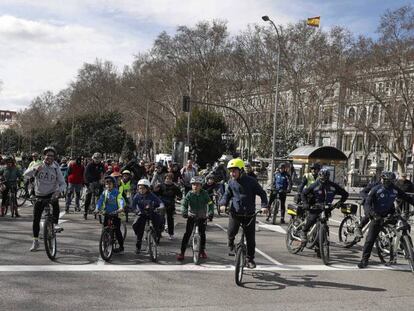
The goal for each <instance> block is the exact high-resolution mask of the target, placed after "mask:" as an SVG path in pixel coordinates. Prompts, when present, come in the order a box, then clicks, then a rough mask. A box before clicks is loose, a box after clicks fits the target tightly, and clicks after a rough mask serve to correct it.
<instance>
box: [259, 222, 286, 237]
mask: <svg viewBox="0 0 414 311" xmlns="http://www.w3.org/2000/svg"><path fill="white" fill-rule="evenodd" d="M259 227H260V228H263V229H267V230H270V231H274V232H279V233H282V234H286V230H285V229H283V228H282V227H281V226H279V225H271V224H266V223H264V222H262V221H260V220H259Z"/></svg>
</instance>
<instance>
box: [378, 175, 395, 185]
mask: <svg viewBox="0 0 414 311" xmlns="http://www.w3.org/2000/svg"><path fill="white" fill-rule="evenodd" d="M381 180H382V184H383V185H384V187H389V186H391V185H392V184H393V182H394V181H395V174H394V173H393V172H382V173H381Z"/></svg>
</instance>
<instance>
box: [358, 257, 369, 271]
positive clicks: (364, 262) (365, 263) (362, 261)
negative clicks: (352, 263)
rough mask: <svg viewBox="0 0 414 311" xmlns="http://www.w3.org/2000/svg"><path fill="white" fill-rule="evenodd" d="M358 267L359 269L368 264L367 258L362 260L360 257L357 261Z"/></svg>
mask: <svg viewBox="0 0 414 311" xmlns="http://www.w3.org/2000/svg"><path fill="white" fill-rule="evenodd" d="M357 266H358V268H359V269H364V268H366V267H367V266H368V260H364V259H362V260H361V261H360V262H359V263H358V265H357Z"/></svg>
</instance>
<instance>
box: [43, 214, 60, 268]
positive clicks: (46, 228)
mask: <svg viewBox="0 0 414 311" xmlns="http://www.w3.org/2000/svg"><path fill="white" fill-rule="evenodd" d="M43 240H44V242H45V250H46V254H47V257H49V259H50V260H55V258H56V252H57V241H56V232H55V225H54V224H53V221H52V219H51V218H50V217H47V218H46V220H45V223H44V225H43Z"/></svg>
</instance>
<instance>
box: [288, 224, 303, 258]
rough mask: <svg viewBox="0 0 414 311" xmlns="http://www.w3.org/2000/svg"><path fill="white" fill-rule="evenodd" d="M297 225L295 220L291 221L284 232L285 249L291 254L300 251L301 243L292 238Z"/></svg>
mask: <svg viewBox="0 0 414 311" xmlns="http://www.w3.org/2000/svg"><path fill="white" fill-rule="evenodd" d="M297 223H298V221H297V220H291V221H290V222H289V225H288V228H287V232H286V248H287V250H288V252H289V253H291V254H297V253H298V252H299V251H300V250H301V249H302V242H301V241H299V240H298V239H296V238H295V237H294V234H295V225H297Z"/></svg>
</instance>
